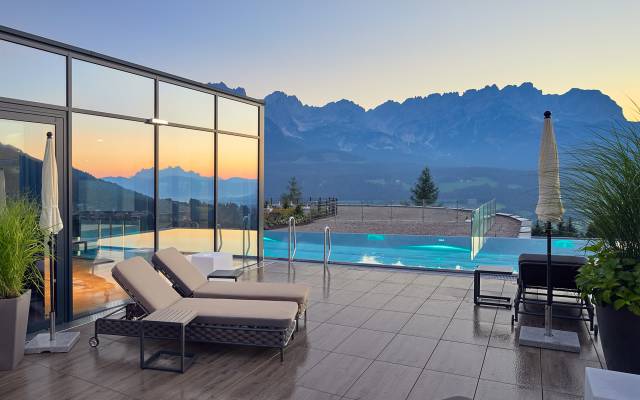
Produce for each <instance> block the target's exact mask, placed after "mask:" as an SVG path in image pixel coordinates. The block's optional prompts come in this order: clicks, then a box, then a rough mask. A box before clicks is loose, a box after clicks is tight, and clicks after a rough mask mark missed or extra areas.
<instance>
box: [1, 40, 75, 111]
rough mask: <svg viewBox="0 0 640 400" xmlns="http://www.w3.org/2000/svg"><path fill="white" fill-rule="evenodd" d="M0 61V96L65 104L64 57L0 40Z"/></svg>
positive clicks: (65, 71)
mask: <svg viewBox="0 0 640 400" xmlns="http://www.w3.org/2000/svg"><path fill="white" fill-rule="evenodd" d="M0 60H1V61H0V97H9V98H14V99H19V100H27V101H35V102H39V103H48V104H55V105H58V106H65V105H66V99H67V83H66V82H67V63H66V58H65V57H64V56H61V55H59V54H53V53H49V52H47V51H43V50H38V49H34V48H31V47H27V46H22V45H19V44H15V43H11V42H7V41H4V40H0Z"/></svg>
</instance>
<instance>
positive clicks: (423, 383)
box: [408, 370, 478, 400]
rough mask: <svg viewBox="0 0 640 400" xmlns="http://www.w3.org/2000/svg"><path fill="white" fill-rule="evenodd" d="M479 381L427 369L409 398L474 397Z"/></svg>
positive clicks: (409, 399) (431, 399) (438, 399)
mask: <svg viewBox="0 0 640 400" xmlns="http://www.w3.org/2000/svg"><path fill="white" fill-rule="evenodd" d="M477 382H478V380H477V379H475V378H469V377H466V376H460V375H453V374H447V373H443V372H438V371H429V370H425V371H423V372H422V375H420V378H418V381H417V382H416V384H415V386H414V387H413V389H412V390H411V393H410V394H409V397H408V400H443V399H460V400H462V399H472V398H473V394H474V392H475V390H476V384H477ZM456 396H457V397H456Z"/></svg>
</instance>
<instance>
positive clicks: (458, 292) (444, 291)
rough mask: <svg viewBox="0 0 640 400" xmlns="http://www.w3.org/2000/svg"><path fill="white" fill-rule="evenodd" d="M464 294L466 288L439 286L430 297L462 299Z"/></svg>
mask: <svg viewBox="0 0 640 400" xmlns="http://www.w3.org/2000/svg"><path fill="white" fill-rule="evenodd" d="M466 295H467V289H459V288H452V287H445V286H440V287H438V288H437V289H436V290H435V291H434V292H433V293H432V294H431V297H430V299H434V300H458V301H462V299H464V298H465V296H466Z"/></svg>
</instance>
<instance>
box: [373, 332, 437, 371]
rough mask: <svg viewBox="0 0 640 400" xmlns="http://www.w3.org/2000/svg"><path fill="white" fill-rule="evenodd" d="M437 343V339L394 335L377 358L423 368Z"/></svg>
mask: <svg viewBox="0 0 640 400" xmlns="http://www.w3.org/2000/svg"><path fill="white" fill-rule="evenodd" d="M437 344H438V340H437V339H429V338H423V337H419V336H407V335H396V336H395V337H394V338H393V340H392V341H391V343H389V344H388V345H387V347H386V348H385V349H384V351H383V352H382V353H381V354H380V355H379V356H378V360H382V361H388V362H392V363H396V364H402V365H408V366H410V367H418V368H424V366H425V365H427V361H428V360H429V357H430V356H431V354H432V353H433V350H434V349H435V348H436V345H437Z"/></svg>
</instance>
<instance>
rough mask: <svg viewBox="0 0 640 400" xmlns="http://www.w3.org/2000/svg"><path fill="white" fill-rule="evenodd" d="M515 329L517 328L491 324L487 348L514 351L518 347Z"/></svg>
mask: <svg viewBox="0 0 640 400" xmlns="http://www.w3.org/2000/svg"><path fill="white" fill-rule="evenodd" d="M517 329H518V328H515V327H512V326H511V325H501V324H493V329H492V330H491V338H490V339H489V346H492V347H500V348H502V349H515V348H516V347H518V343H517V340H516V339H517V333H518V332H517Z"/></svg>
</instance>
